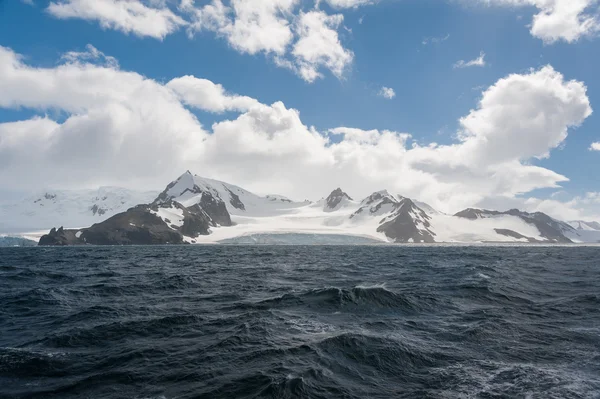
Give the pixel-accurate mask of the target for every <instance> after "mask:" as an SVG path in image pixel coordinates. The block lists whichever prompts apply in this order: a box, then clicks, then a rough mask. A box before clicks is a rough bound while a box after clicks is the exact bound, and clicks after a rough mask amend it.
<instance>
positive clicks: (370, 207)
mask: <svg viewBox="0 0 600 399" xmlns="http://www.w3.org/2000/svg"><path fill="white" fill-rule="evenodd" d="M402 198H404V197H401V198H400V200H401V199H402ZM400 200H399V199H398V198H396V197H394V196H393V195H391V194H390V193H388V192H387V190H382V191H377V192H374V193H373V194H371V195H369V196H368V197H367V198H365V199H363V200H362V201H361V203H360V207H359V208H358V209H357V210H356V211H355V212H354V213H353V214H352V215H351V216H350V218H351V219H355V218H364V217H367V216H381V215H384V214H388V213H390V212H392V211H393V210H394V207H395V205H397V204H399V203H400Z"/></svg>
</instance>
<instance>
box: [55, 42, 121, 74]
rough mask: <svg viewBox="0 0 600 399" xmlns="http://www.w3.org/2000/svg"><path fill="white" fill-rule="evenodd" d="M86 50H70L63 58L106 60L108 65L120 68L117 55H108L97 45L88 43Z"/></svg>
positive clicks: (85, 60) (66, 59) (68, 60)
mask: <svg viewBox="0 0 600 399" xmlns="http://www.w3.org/2000/svg"><path fill="white" fill-rule="evenodd" d="M85 49H86V51H81V52H79V51H69V52H67V53H65V54H63V56H62V59H63V60H65V61H67V62H70V63H76V62H88V61H96V62H98V61H101V60H104V62H105V64H106V66H108V67H111V68H118V67H119V61H117V59H116V58H115V57H111V56H107V55H105V54H104V53H103V52H102V51H100V50H98V49H97V48H96V47H94V46H92V45H91V44H88V45H86V46H85Z"/></svg>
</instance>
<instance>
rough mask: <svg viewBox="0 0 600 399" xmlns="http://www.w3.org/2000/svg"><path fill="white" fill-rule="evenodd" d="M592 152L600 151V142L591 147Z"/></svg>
mask: <svg viewBox="0 0 600 399" xmlns="http://www.w3.org/2000/svg"><path fill="white" fill-rule="evenodd" d="M590 151H600V141H599V142H597V143H592V144H591V145H590Z"/></svg>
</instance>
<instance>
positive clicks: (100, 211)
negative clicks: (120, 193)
mask: <svg viewBox="0 0 600 399" xmlns="http://www.w3.org/2000/svg"><path fill="white" fill-rule="evenodd" d="M91 211H92V215H96V214H98V215H99V216H102V215H104V214H105V213H106V209H103V208H100V207H99V206H98V205H96V204H94V206H92V208H91Z"/></svg>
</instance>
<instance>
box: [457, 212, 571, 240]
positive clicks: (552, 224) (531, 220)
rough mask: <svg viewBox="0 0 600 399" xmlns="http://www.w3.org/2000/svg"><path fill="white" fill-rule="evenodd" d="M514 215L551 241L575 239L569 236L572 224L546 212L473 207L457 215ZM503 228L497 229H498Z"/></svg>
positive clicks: (477, 216) (530, 238) (515, 234)
mask: <svg viewBox="0 0 600 399" xmlns="http://www.w3.org/2000/svg"><path fill="white" fill-rule="evenodd" d="M504 215H508V216H514V217H518V218H520V219H521V220H523V221H524V222H525V223H528V224H531V225H534V226H535V227H536V228H537V229H538V230H539V232H540V236H541V237H543V238H545V239H546V240H547V241H549V242H556V243H572V242H573V241H572V240H571V239H569V238H568V237H567V234H569V233H573V231H574V229H573V227H572V226H570V225H569V224H567V223H565V222H561V221H559V220H556V219H553V218H551V217H550V216H548V215H546V214H545V213H541V212H535V213H528V212H523V211H520V210H518V209H511V210H509V211H506V212H498V211H489V210H485V209H473V208H468V209H465V210H463V211H460V212H458V213H457V214H456V215H454V216H457V217H461V218H465V219H470V220H476V219H485V218H494V217H498V216H504ZM498 230H502V229H497V230H496V231H497V232H498ZM498 234H502V235H508V236H512V237H516V236H517V235H519V236H521V238H527V239H528V240H529V241H531V242H536V241H539V240H536V239H534V238H532V237H525V236H522V235H521V234H519V233H516V232H511V233H510V234H507V231H503V232H502V233H501V232H498Z"/></svg>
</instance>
